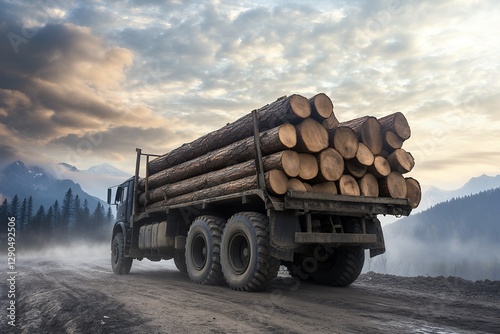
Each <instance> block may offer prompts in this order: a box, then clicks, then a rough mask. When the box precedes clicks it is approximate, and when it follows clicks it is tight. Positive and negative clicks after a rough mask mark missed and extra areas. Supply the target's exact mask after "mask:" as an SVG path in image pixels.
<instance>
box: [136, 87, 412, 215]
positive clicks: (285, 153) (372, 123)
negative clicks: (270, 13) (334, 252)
mask: <svg viewBox="0 0 500 334" xmlns="http://www.w3.org/2000/svg"><path fill="white" fill-rule="evenodd" d="M255 118H256V120H257V125H258V129H259V132H260V133H259V136H258V137H257V136H254V118H253V115H252V113H249V114H247V115H245V116H243V117H241V118H240V119H238V120H236V121H235V122H233V123H229V124H227V125H226V126H224V127H222V128H220V129H219V130H216V131H213V132H210V133H208V134H206V135H204V136H202V137H200V138H198V139H196V140H194V141H193V142H191V143H188V144H184V145H182V146H180V147H178V148H176V149H174V150H172V151H171V152H169V153H167V154H164V155H162V156H160V157H158V158H156V159H154V160H152V161H150V162H148V164H147V168H148V178H147V185H146V179H144V178H143V179H141V180H140V183H139V189H140V190H141V191H142V193H141V194H140V195H139V198H138V203H139V205H140V206H146V205H147V206H151V207H155V206H163V205H175V204H180V203H186V202H190V201H197V200H202V199H206V198H213V197H217V196H223V195H227V194H232V193H237V192H243V191H247V190H253V189H257V188H258V184H259V182H258V175H257V167H256V166H257V165H256V152H257V150H256V147H255V143H256V138H255V137H257V138H258V139H259V140H258V142H260V150H261V152H262V156H263V158H262V166H263V168H264V171H263V172H264V179H265V184H266V189H267V191H268V193H269V194H271V195H277V196H279V195H284V194H286V192H287V191H303V192H317V193H327V194H341V195H349V196H372V197H392V198H408V199H409V203H410V205H411V206H412V207H413V208H415V207H417V206H418V204H419V202H420V198H421V189H420V184H419V183H418V181H417V180H415V179H414V178H411V177H406V178H405V177H404V176H403V174H406V173H408V172H410V171H411V170H412V169H413V167H414V165H415V161H414V159H413V156H412V155H411V154H410V153H409V152H407V151H405V150H404V149H403V148H402V145H403V142H404V141H405V140H407V139H408V138H410V135H411V131H410V127H409V125H408V122H407V120H406V118H405V116H404V115H403V114H402V113H400V112H396V113H393V114H390V115H387V116H385V117H382V118H379V119H377V118H375V117H373V116H364V117H360V118H356V119H353V120H350V121H346V122H342V123H340V122H339V121H338V120H337V117H336V116H335V114H334V112H333V103H332V101H331V100H330V98H329V97H328V96H327V95H325V94H323V93H320V94H317V95H315V96H313V97H312V98H310V99H307V98H305V97H303V96H300V95H291V96H288V97H286V96H285V97H282V98H279V99H278V100H276V101H275V102H273V103H271V104H268V105H266V106H264V107H262V108H260V109H258V110H257V111H256V115H255Z"/></svg>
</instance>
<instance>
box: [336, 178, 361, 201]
mask: <svg viewBox="0 0 500 334" xmlns="http://www.w3.org/2000/svg"><path fill="white" fill-rule="evenodd" d="M338 190H339V192H340V194H342V195H349V196H359V195H360V190H359V186H358V183H357V182H356V179H355V178H354V177H352V176H351V175H348V174H344V175H342V177H341V178H340V180H339V187H338Z"/></svg>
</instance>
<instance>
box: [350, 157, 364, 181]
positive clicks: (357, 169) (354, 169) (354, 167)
mask: <svg viewBox="0 0 500 334" xmlns="http://www.w3.org/2000/svg"><path fill="white" fill-rule="evenodd" d="M367 170H368V167H367V166H365V165H361V164H359V163H357V161H355V160H354V159H351V160H347V161H346V162H345V171H346V172H347V173H349V174H350V175H352V176H354V177H355V178H357V179H360V178H362V177H363V176H364V175H365V174H366V171H367Z"/></svg>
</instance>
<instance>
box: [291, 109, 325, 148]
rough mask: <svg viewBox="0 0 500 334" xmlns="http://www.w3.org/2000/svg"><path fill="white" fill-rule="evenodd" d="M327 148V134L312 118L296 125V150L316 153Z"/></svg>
mask: <svg viewBox="0 0 500 334" xmlns="http://www.w3.org/2000/svg"><path fill="white" fill-rule="evenodd" d="M327 147H328V132H327V131H326V129H325V128H324V127H323V126H322V125H321V124H320V123H318V122H316V121H315V120H314V119H312V118H307V119H305V120H304V121H302V122H301V123H300V124H298V125H297V149H299V150H301V151H304V152H310V153H316V152H320V151H321V150H323V149H325V148H327Z"/></svg>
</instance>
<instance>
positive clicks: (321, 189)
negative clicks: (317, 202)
mask: <svg viewBox="0 0 500 334" xmlns="http://www.w3.org/2000/svg"><path fill="white" fill-rule="evenodd" d="M312 188H313V192H315V193H324V194H332V195H336V194H338V192H337V186H336V185H335V182H331V181H329V182H323V183H317V184H313V186H312Z"/></svg>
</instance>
